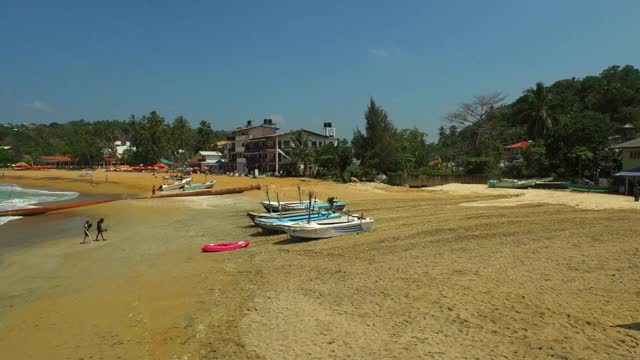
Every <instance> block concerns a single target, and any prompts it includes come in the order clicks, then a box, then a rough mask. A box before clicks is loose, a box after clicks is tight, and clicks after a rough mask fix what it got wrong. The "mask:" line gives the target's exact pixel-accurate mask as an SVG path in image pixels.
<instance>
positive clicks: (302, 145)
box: [290, 130, 312, 176]
mask: <svg viewBox="0 0 640 360" xmlns="http://www.w3.org/2000/svg"><path fill="white" fill-rule="evenodd" d="M290 155H291V166H293V168H294V171H295V172H296V173H298V172H299V171H300V170H299V169H300V165H302V173H301V175H303V176H304V175H306V173H307V166H308V165H309V163H310V160H311V156H312V152H311V148H310V147H309V137H308V136H307V135H306V134H305V133H304V131H302V130H298V131H296V132H295V133H294V134H293V135H291V150H290Z"/></svg>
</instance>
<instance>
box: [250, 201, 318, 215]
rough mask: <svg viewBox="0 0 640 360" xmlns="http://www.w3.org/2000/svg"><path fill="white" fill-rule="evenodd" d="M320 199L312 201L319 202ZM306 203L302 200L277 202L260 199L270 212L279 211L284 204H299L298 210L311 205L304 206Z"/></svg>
mask: <svg viewBox="0 0 640 360" xmlns="http://www.w3.org/2000/svg"><path fill="white" fill-rule="evenodd" d="M317 202H318V201H317V200H316V201H314V202H312V204H315V203H317ZM303 204H305V203H304V202H302V201H281V202H277V201H260V205H262V207H263V208H264V209H265V210H266V211H270V212H278V211H280V210H281V208H284V206H290V207H293V206H297V205H299V206H300V207H299V209H298V210H303V209H306V208H308V207H309V204H308V203H306V204H307V206H306V207H304V205H303ZM283 211H284V210H283Z"/></svg>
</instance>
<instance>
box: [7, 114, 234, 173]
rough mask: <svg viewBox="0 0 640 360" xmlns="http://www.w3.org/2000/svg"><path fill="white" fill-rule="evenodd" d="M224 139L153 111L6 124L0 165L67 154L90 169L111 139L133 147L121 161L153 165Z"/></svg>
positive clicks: (110, 149)
mask: <svg viewBox="0 0 640 360" xmlns="http://www.w3.org/2000/svg"><path fill="white" fill-rule="evenodd" d="M226 137H227V132H226V131H219V130H218V131H216V130H213V129H212V128H211V124H210V123H209V122H207V121H204V120H203V121H201V122H200V124H199V126H198V127H197V128H196V129H193V128H191V126H190V125H189V121H188V120H187V119H185V118H184V117H183V116H178V117H177V118H176V119H175V120H174V121H173V122H172V123H171V124H169V123H167V122H166V121H165V119H164V118H163V117H162V116H160V115H159V114H158V113H156V112H155V111H152V112H151V113H149V114H148V115H144V116H141V117H136V116H134V115H131V117H130V118H129V120H128V121H119V120H112V121H92V122H89V121H85V120H77V121H70V122H67V123H63V124H59V123H51V124H48V125H35V124H25V125H6V126H0V145H3V146H11V149H9V150H0V164H11V163H15V162H18V161H27V162H32V161H33V162H34V163H37V162H38V159H39V158H40V157H41V156H45V155H70V156H71V157H73V158H75V159H77V160H78V163H79V164H83V165H89V166H92V165H93V166H95V165H98V164H100V163H101V162H102V161H103V158H104V156H105V155H113V154H114V153H115V145H114V143H115V142H116V141H121V142H122V143H123V144H124V143H125V142H127V141H129V142H131V145H132V146H133V147H135V149H136V151H125V153H124V154H123V157H122V158H121V159H120V162H121V163H126V164H155V163H156V162H157V161H158V160H159V159H160V158H166V159H169V160H172V161H175V162H178V163H183V162H184V161H186V160H188V159H190V158H191V157H192V156H193V154H194V153H195V152H197V151H199V150H208V149H211V148H212V146H213V144H214V143H215V142H216V141H218V140H222V139H226Z"/></svg>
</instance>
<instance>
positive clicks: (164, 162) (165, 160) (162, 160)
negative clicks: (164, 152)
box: [160, 159, 173, 165]
mask: <svg viewBox="0 0 640 360" xmlns="http://www.w3.org/2000/svg"><path fill="white" fill-rule="evenodd" d="M160 162H161V163H163V164H165V165H171V164H173V163H172V162H171V161H169V160H167V159H160Z"/></svg>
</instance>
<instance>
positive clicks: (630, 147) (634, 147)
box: [612, 138, 640, 194]
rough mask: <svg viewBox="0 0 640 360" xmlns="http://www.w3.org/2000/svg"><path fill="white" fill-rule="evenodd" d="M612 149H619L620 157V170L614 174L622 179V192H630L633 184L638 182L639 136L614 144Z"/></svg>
mask: <svg viewBox="0 0 640 360" xmlns="http://www.w3.org/2000/svg"><path fill="white" fill-rule="evenodd" d="M612 149H618V150H620V152H621V153H620V158H621V159H622V171H620V172H618V173H617V174H614V176H615V177H618V178H623V179H624V189H623V190H624V191H623V192H624V193H625V194H630V193H631V192H632V191H633V186H634V185H635V184H636V183H639V182H640V138H637V139H634V140H630V141H627V142H624V143H622V144H618V145H615V146H613V147H612Z"/></svg>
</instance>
